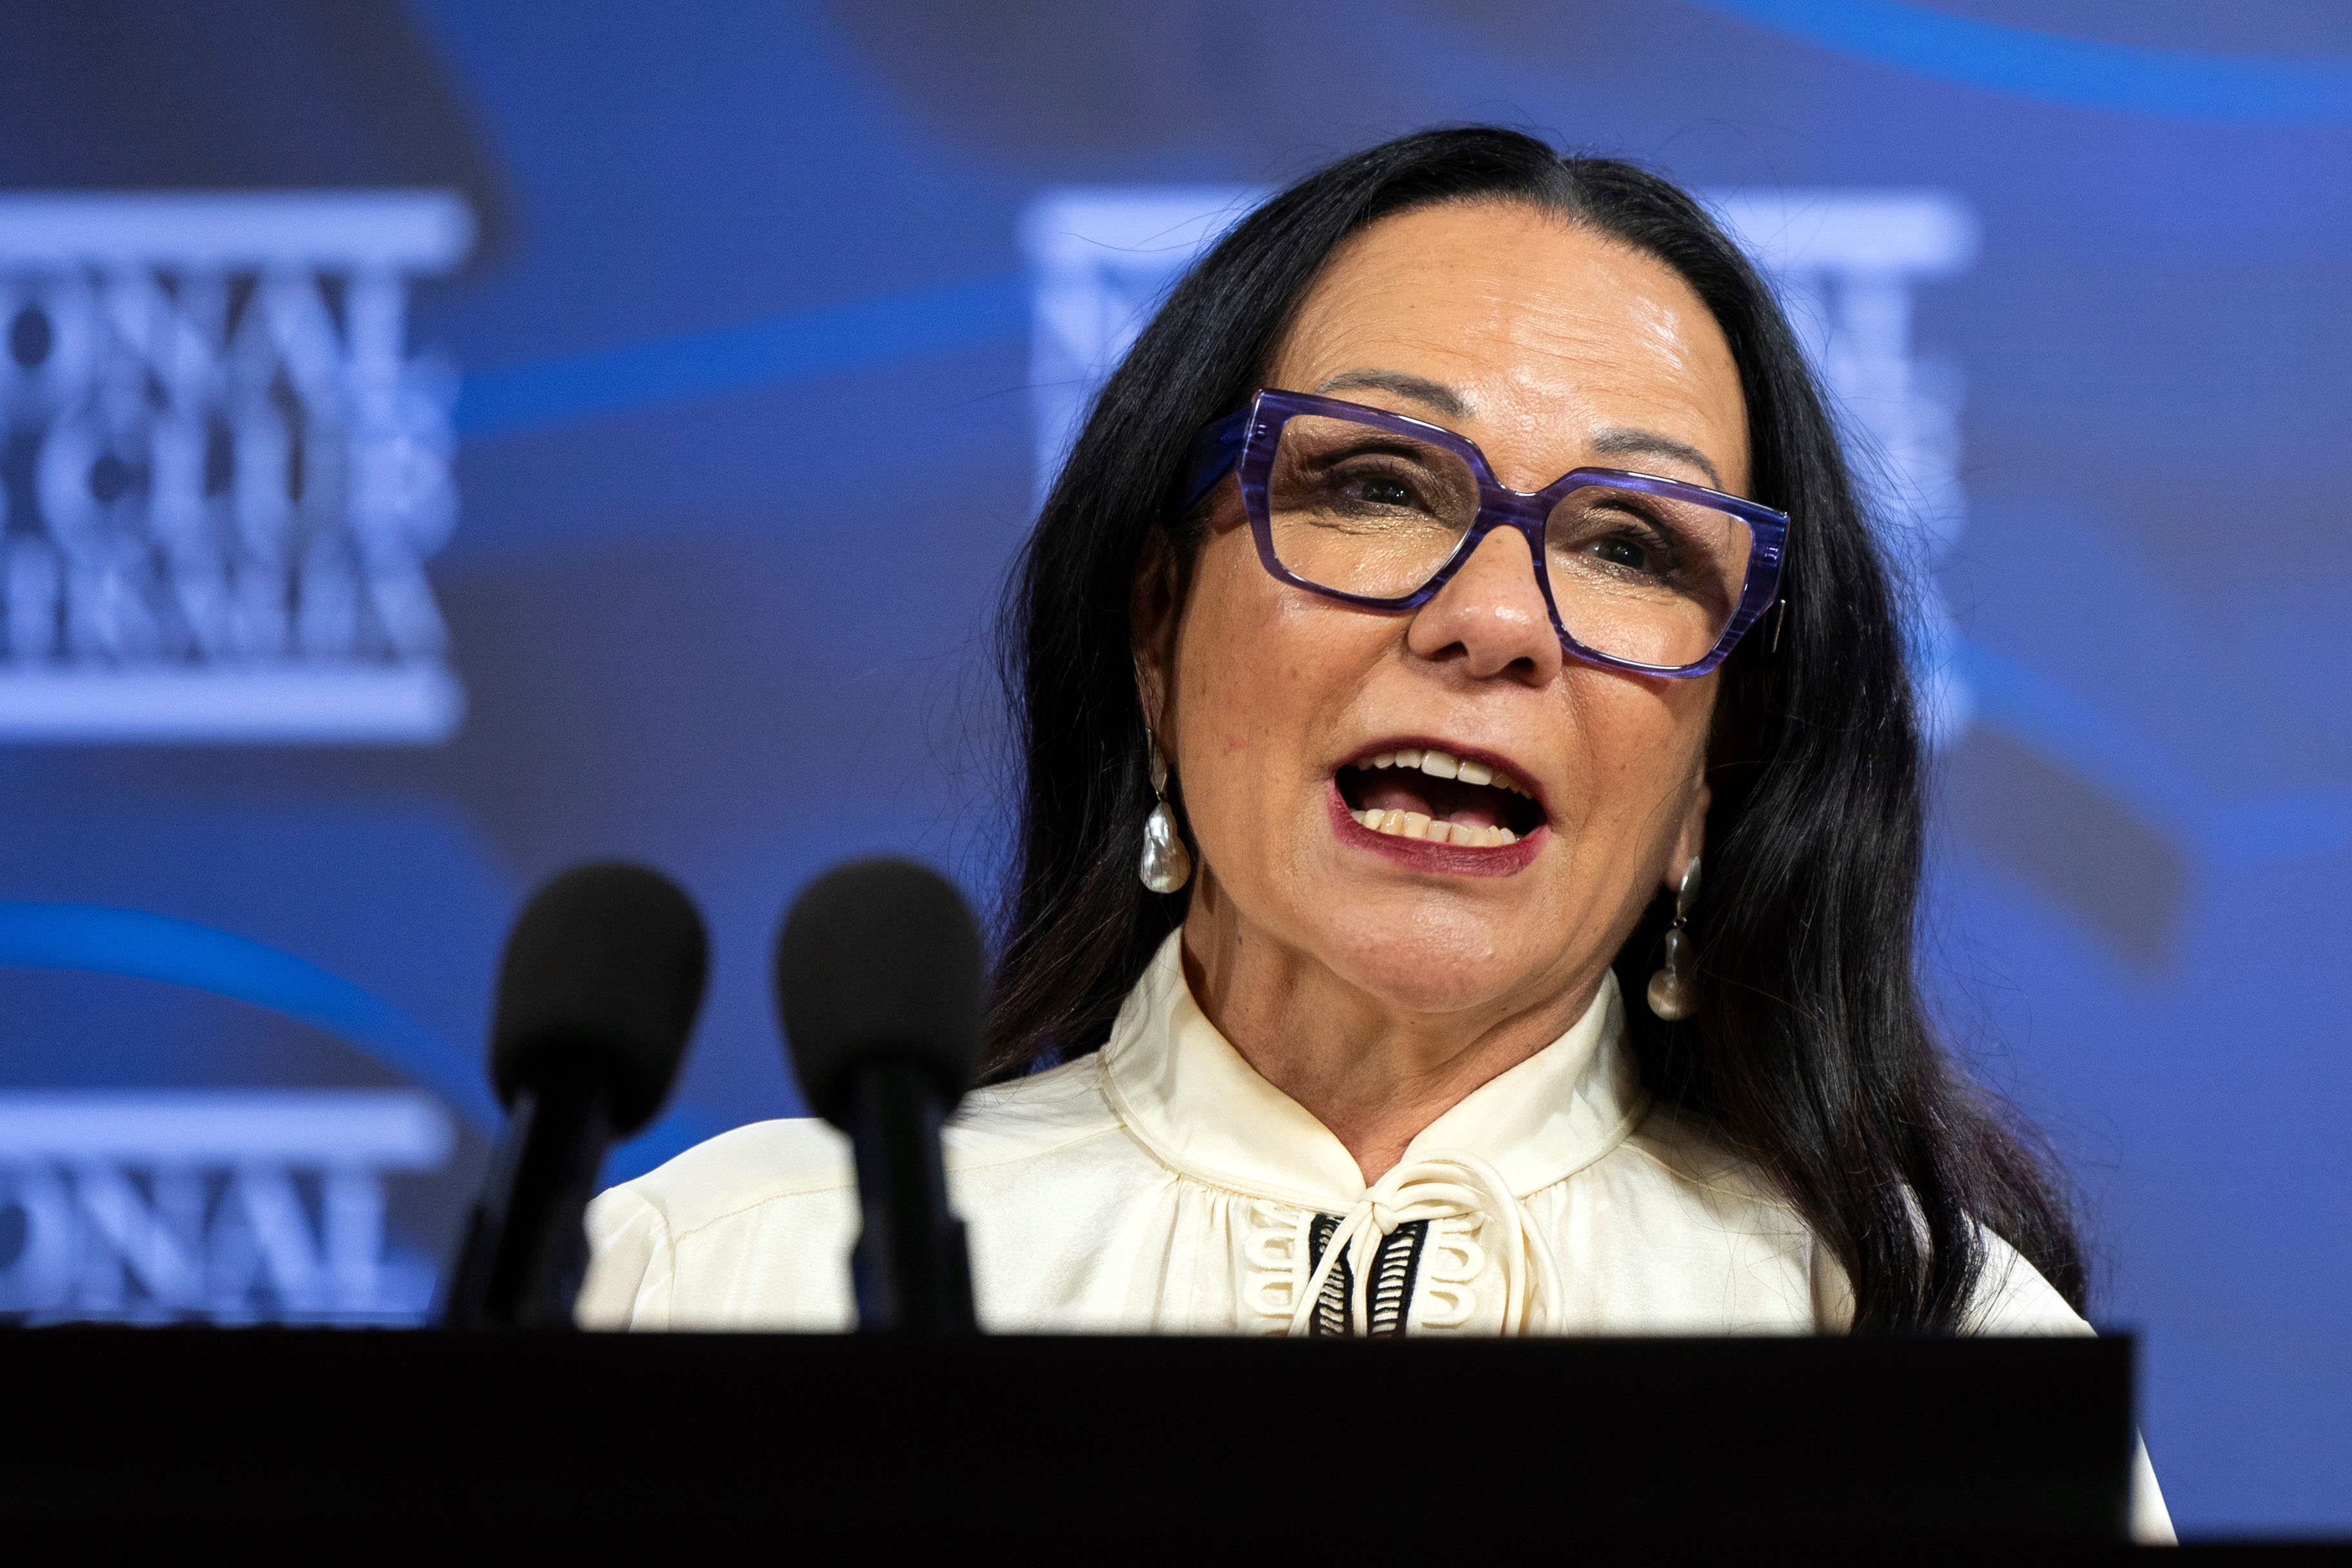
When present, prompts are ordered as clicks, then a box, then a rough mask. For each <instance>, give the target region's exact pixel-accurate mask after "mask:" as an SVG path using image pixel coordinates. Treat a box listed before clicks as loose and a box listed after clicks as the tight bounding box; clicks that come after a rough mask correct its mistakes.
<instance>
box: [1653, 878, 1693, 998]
mask: <svg viewBox="0 0 2352 1568" xmlns="http://www.w3.org/2000/svg"><path fill="white" fill-rule="evenodd" d="M1697 897H1698V857H1697V856H1696V855H1693V856H1692V857H1691V862H1690V864H1688V865H1686V866H1685V867H1683V880H1682V884H1681V885H1680V886H1679V887H1677V888H1675V923H1674V924H1673V925H1669V926H1667V927H1666V958H1665V963H1664V965H1663V966H1662V967H1660V968H1659V970H1658V972H1657V973H1656V974H1654V975H1652V976H1651V977H1650V1010H1651V1011H1652V1012H1654V1013H1655V1014H1657V1015H1658V1017H1660V1018H1662V1019H1665V1020H1666V1021H1667V1022H1668V1023H1675V1022H1677V1021H1679V1020H1680V1019H1686V1018H1688V1017H1690V1016H1691V1014H1693V1013H1695V1012H1696V1011H1698V977H1697V975H1696V972H1695V970H1696V966H1695V965H1694V963H1693V962H1692V958H1691V940H1690V936H1689V934H1688V933H1687V932H1686V931H1685V929H1684V927H1685V925H1687V924H1688V922H1689V920H1690V911H1691V904H1692V903H1693V902H1694V901H1695V900H1696V898H1697Z"/></svg>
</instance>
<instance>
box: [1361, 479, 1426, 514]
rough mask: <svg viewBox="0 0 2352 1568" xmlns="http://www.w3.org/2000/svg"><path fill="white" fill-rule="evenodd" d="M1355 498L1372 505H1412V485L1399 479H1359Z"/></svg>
mask: <svg viewBox="0 0 2352 1568" xmlns="http://www.w3.org/2000/svg"><path fill="white" fill-rule="evenodd" d="M1354 490H1355V498H1356V499H1357V500H1359V501H1361V502H1363V503H1364V504H1366V505H1367V506H1372V507H1410V506H1412V501H1413V495H1412V486H1409V485H1406V484H1404V483H1403V482H1402V480H1397V479H1379V478H1373V479H1359V480H1358V481H1356V484H1355V486H1354Z"/></svg>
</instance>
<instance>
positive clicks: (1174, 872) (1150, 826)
mask: <svg viewBox="0 0 2352 1568" xmlns="http://www.w3.org/2000/svg"><path fill="white" fill-rule="evenodd" d="M1144 733H1145V735H1146V736H1148V737H1150V743H1151V793H1152V796H1153V804H1152V807H1151V815H1150V816H1149V817H1146V818H1144V819H1143V860H1142V862H1141V863H1140V864H1139V865H1138V866H1137V867H1136V868H1135V873H1136V874H1137V875H1138V876H1139V877H1141V878H1142V879H1143V885H1144V886H1146V887H1148V888H1150V890H1151V891H1152V892H1154V893H1174V892H1175V891H1177V890H1178V889H1179V888H1181V887H1182V886H1183V885H1184V884H1185V883H1188V882H1190V881H1192V855H1191V854H1190V853H1189V852H1186V850H1185V848H1184V840H1183V838H1182V837H1181V835H1179V834H1178V832H1177V831H1176V813H1175V812H1173V811H1171V810H1169V809H1168V759H1167V758H1164V757H1162V756H1160V737H1158V736H1156V735H1152V734H1151V732H1150V731H1149V730H1146V731H1145V732H1144Z"/></svg>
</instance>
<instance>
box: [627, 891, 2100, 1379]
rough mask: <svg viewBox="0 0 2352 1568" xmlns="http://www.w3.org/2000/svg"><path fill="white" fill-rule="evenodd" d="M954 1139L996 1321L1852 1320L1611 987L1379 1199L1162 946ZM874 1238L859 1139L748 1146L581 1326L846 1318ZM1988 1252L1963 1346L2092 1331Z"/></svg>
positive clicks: (1606, 1324) (790, 1136)
mask: <svg viewBox="0 0 2352 1568" xmlns="http://www.w3.org/2000/svg"><path fill="white" fill-rule="evenodd" d="M947 1150H948V1155H947V1165H948V1173H949V1174H948V1180H949V1188H950V1198H951V1200H952V1201H953V1203H954V1205H955V1207H956V1209H957V1211H958V1212H959V1213H960V1214H961V1215H962V1216H963V1218H965V1220H966V1222H967V1224H968V1225H969V1228H970V1232H971V1255H972V1276H973V1286H974V1293H975V1295H976V1297H977V1300H978V1305H979V1311H980V1315H981V1319H982V1323H983V1324H984V1325H985V1326H987V1327H989V1328H992V1329H996V1330H1000V1331H1016V1330H1030V1331H1035V1330H1044V1331H1054V1330H1093V1331H1129V1332H1179V1333H1246V1334H1284V1333H1290V1334H1373V1335H1381V1334H1396V1333H1478V1334H1492V1333H1743V1332H1768V1333H1769V1332H1783V1333H1805V1332H1810V1331H1816V1330H1836V1329H1839V1328H1842V1327H1843V1326H1844V1325H1845V1323H1846V1322H1847V1321H1848V1318H1849V1317H1850V1315H1851V1311H1852V1307H1851V1295H1850V1292H1849V1291H1848V1290H1847V1287H1846V1282H1845V1279H1844V1276H1843V1273H1842V1271H1841V1270H1839V1269H1838V1267H1837V1264H1836V1263H1835V1261H1834V1260H1832V1258H1831V1257H1830V1256H1829V1255H1828V1253H1827V1252H1826V1251H1824V1250H1823V1249H1822V1248H1820V1247H1819V1246H1817V1245H1816V1244H1815V1242H1814V1241H1813V1239H1812V1237H1811V1234H1810V1232H1809V1231H1808V1230H1807V1228H1806V1227H1805V1226H1804V1224H1803V1223H1802V1222H1801V1220H1800V1219H1799V1218H1798V1217H1797V1216H1796V1215H1795V1214H1794V1213H1793V1212H1792V1211H1791V1210H1790V1208H1789V1207H1788V1206H1787V1205H1786V1204H1785V1203H1783V1202H1781V1201H1780V1200H1779V1199H1778V1198H1777V1197H1774V1196H1773V1195H1772V1194H1771V1193H1770V1192H1769V1189H1768V1188H1767V1187H1766V1186H1764V1184H1763V1183H1761V1182H1760V1181H1759V1179H1757V1177H1756V1176H1755V1174H1754V1173H1753V1172H1752V1171H1751V1170H1749V1169H1748V1167H1747V1166H1744V1165H1743V1164H1741V1163H1740V1162H1738V1161H1736V1160H1733V1159H1729V1158H1727V1157H1725V1156H1724V1155H1722V1154H1721V1153H1719V1152H1718V1151H1717V1150H1716V1149H1714V1148H1713V1147H1711V1146H1710V1145H1708V1144H1707V1143H1706V1141H1705V1140H1704V1139H1703V1138H1701V1137H1698V1136H1696V1134H1694V1132H1693V1131H1692V1129H1691V1128H1689V1127H1688V1126H1687V1125H1686V1124H1684V1123H1682V1122H1681V1121H1679V1120H1678V1119H1677V1118H1675V1117H1674V1116H1672V1115H1670V1114H1668V1113H1664V1111H1662V1110H1660V1109H1659V1108H1657V1107H1656V1106H1654V1105H1653V1104H1652V1103H1651V1102H1650V1100H1649V1098H1648V1096H1646V1095H1645V1094H1644V1093H1643V1092H1642V1088H1641V1084H1640V1081H1639V1077H1638V1075H1637V1073H1636V1072H1635V1071H1634V1067H1633V1061H1632V1059H1631V1056H1630V1054H1629V1053H1628V1051H1627V1050H1626V1048H1625V1043H1624V1020H1623V1009H1622V1003H1621V1002H1620V1000H1619V997H1618V992H1617V987H1616V983H1615V980H1614V978H1613V977H1607V978H1604V979H1603V981H1602V984H1601V988H1600V992H1599V994H1598V995H1596V996H1595V997H1594V998H1593V1000H1592V1004H1591V1007H1590V1008H1589V1009H1586V1011H1585V1014H1584V1016H1583V1017H1582V1018H1580V1019H1578V1020H1577V1022H1576V1024H1575V1025H1574V1026H1573V1027H1572V1028H1570V1030H1568V1032H1567V1033H1565V1034H1563V1035H1561V1036H1560V1037H1559V1039H1558V1040H1554V1041H1553V1042H1552V1043H1551V1044H1550V1045H1549V1046H1547V1047H1545V1048H1544V1049H1543V1050H1541V1051H1538V1052H1536V1054H1535V1055H1533V1056H1531V1057H1529V1058H1528V1060H1527V1061H1522V1062H1520V1063H1519V1064H1518V1065H1517V1066H1516V1067H1513V1068H1511V1069H1510V1070H1509V1071H1506V1072H1503V1073H1501V1074H1499V1075H1498V1076H1496V1078H1494V1079H1492V1080H1490V1081H1489V1082H1486V1084H1484V1085H1482V1086H1481V1087H1479V1088H1478V1089H1476V1090H1475V1091H1473V1092H1471V1093H1470V1094H1469V1095H1467V1096H1466V1097H1465V1098H1464V1099H1463V1100H1462V1101H1461V1102H1460V1103H1458V1104H1456V1105H1455V1106H1454V1108H1453V1109H1452V1110H1450V1111H1447V1112H1446V1113H1444V1115H1442V1116H1440V1117H1438V1119H1437V1120H1436V1121H1434V1122H1433V1123H1432V1124H1430V1125H1429V1126H1428V1127H1427V1128H1426V1129H1425V1130H1423V1133H1422V1134H1421V1135H1420V1136H1418V1137H1416V1138H1415V1139H1413V1140H1412V1144H1411V1145H1409V1146H1408V1147H1407V1148H1406V1150H1405V1152H1404V1155H1403V1157H1402V1159H1401V1160H1400V1161H1399V1162H1398V1164H1397V1166H1396V1167H1395V1168H1394V1169H1392V1170H1391V1171H1389V1172H1388V1173H1387V1174H1386V1175H1384V1176H1381V1178H1380V1180H1378V1181H1376V1182H1373V1183H1370V1184H1369V1185H1368V1184H1366V1182H1365V1181H1364V1179H1363V1177H1362V1176H1361V1174H1360V1172H1359V1171H1358V1169H1357V1166H1356V1162H1355V1159H1354V1157H1353V1156H1351V1155H1349V1153H1348V1151H1347V1149H1346V1147H1345V1146H1344V1145H1341V1144H1340V1142H1339V1139H1338V1138H1337V1137H1335V1136H1334V1135H1333V1134H1331V1132H1330V1131H1329V1130H1328V1128H1326V1127H1325V1126H1323V1124H1321V1123H1319V1122H1318V1121H1317V1120H1316V1119H1315V1118H1314V1117H1313V1116H1312V1115H1310V1114H1309V1113H1307V1110H1306V1109H1305V1108H1304V1107H1302V1106H1301V1105H1299V1104H1298V1103H1297V1102H1296V1101H1294V1100H1292V1099H1291V1098H1290V1097H1289V1096H1287V1095H1286V1094H1285V1093H1283V1092H1282V1091H1280V1090H1279V1089H1276V1087H1275V1086H1274V1085H1273V1084H1271V1083H1269V1082H1266V1081H1265V1079H1264V1078H1262V1077H1260V1076H1259V1075H1258V1073H1257V1072H1256V1071H1255V1070H1254V1069H1252V1068H1251V1067H1250V1065H1249V1063H1248V1062H1246V1061H1244V1060H1243V1058H1242V1056H1241V1053H1240V1052H1239V1051H1235V1050H1234V1047H1233V1046H1232V1044H1231V1043H1230V1042H1228V1041H1227V1040H1225V1038H1224V1037H1223V1035H1222V1034H1220V1033H1219V1032H1218V1030H1217V1029H1216V1027H1215V1026H1214V1025H1213V1024H1212V1023H1211V1022H1210V1021H1209V1019H1207V1018H1206V1016H1204V1015H1203V1014H1202V1011H1201V1009H1200V1008H1199V1007H1198V1006H1197V1005H1196V1004H1195V1003H1194V1001H1193V998H1192V991H1191V989H1190V988H1189V987H1188V986H1187V985H1186V983H1185V979H1184V973H1183V967H1182V956H1181V947H1180V938H1179V937H1178V936H1170V937H1169V939H1168V941H1167V943H1166V944H1165V945H1164V946H1162V947H1161V948H1160V951H1159V953H1158V955H1157V956H1155V957H1154V958H1153V960H1152V962H1151V965H1150V968H1149V969H1148V970H1147V971H1146V973H1145V974H1144V977H1143V978H1142V979H1141V980H1140V981H1139V983H1138V984H1137V985H1136V987H1135V988H1134V990H1133V992H1132V993H1131V994H1130V995H1129V997H1128V998H1127V1002H1126V1005H1125V1006H1124V1008H1123V1009H1121V1011H1120V1013H1119V1016H1118V1021H1117V1023H1116V1024H1115V1025H1114V1026H1113V1028H1112V1030H1111V1034H1110V1039H1109V1040H1108V1043H1107V1044H1106V1045H1105V1046H1104V1047H1103V1049H1102V1050H1101V1051H1098V1052H1096V1053H1094V1054H1092V1055H1088V1056H1084V1057H1081V1058H1079V1059H1077V1060H1076V1061H1071V1062H1068V1063H1066V1064H1065V1065H1063V1066H1060V1067H1056V1068H1054V1069H1052V1070H1050V1071H1045V1072H1041V1073H1037V1074H1034V1075H1033V1076H1030V1077H1027V1078H1024V1079H1021V1080H1019V1081H1017V1082H1011V1083H1005V1084H999V1085H996V1086H993V1087H991V1088H986V1089H982V1090H978V1091H975V1092H973V1093H971V1095H969V1096H968V1097H967V1098H966V1100H965V1102H964V1104H963V1107H962V1109H961V1111H960V1112H959V1113H958V1114H957V1115H956V1117H955V1118H954V1120H953V1121H952V1122H951V1123H950V1126H949V1128H948V1132H947ZM856 1227H857V1207H856V1173H855V1171H854V1169H853V1166H852V1164H851V1160H850V1157H849V1152H848V1146H847V1144H846V1142H845V1140H844V1139H843V1138H842V1137H841V1136H840V1134H837V1133H835V1131H833V1129H831V1128H830V1127H828V1126H826V1125H825V1124H823V1123H821V1122H816V1121H780V1122H764V1123H760V1124H754V1125H751V1126H747V1127H741V1128H738V1129H737V1130H735V1131H734V1132H731V1133H728V1134H724V1135H723V1136H720V1137H718V1138H714V1139H712V1140H711V1141H710V1142H709V1143H707V1144H704V1145H701V1146H699V1147H698V1148H695V1149H691V1150H689V1151H688V1152H687V1153H686V1154H684V1155H679V1156H678V1157H677V1159H674V1160H672V1161H671V1162H670V1163H669V1164H667V1165H666V1166H662V1167H661V1168H660V1169H659V1170H656V1171H655V1172H653V1173H652V1174H650V1175H648V1176H643V1177H640V1178H639V1179H637V1180H635V1181H633V1182H630V1183H627V1184H626V1185H625V1186H619V1187H615V1188H614V1189H613V1190H611V1191H609V1192H607V1193H605V1194H604V1195H603V1196H602V1197H599V1198H598V1199H597V1200H596V1203H595V1205H594V1207H593V1209H592V1210H591V1213H590V1232H591V1236H592V1238H593V1241H594V1248H595V1250H594V1259H593V1267H592V1270H591V1272H590V1277H589V1281H588V1285H587V1289H586V1291H585V1292H584V1294H583V1298H582V1303H581V1313H582V1316H583V1320H584V1321H588V1322H595V1323H599V1324H606V1325H612V1326H622V1325H626V1326H631V1327H677V1328H772V1329H785V1328H793V1329H817V1328H841V1327H846V1326H848V1325H850V1324H851V1323H852V1322H854V1321H855V1317H856V1307H855V1303H854V1301H853V1300H852V1297H851V1293H850V1287H849V1277H848V1269H847V1258H848V1252H849V1248H850V1246H851V1243H852V1242H853V1241H854V1240H855V1239H856ZM1987 1246H1988V1249H1989V1250H1990V1254H1991V1256H1990V1260H1989V1262H1988V1266H1987V1269H1986V1273H1985V1283H1984V1286H1983V1288H1982V1289H1981V1290H1980V1291H1979V1298H1978V1301H1977V1302H1976V1303H1975V1305H1974V1307H1973V1308H1972V1310H1971V1312H1970V1314H1969V1326H1970V1327H1971V1328H1972V1329H1975V1330H1978V1331H1980V1332H1993V1333H2004V1332H2006V1333H2037V1332H2039V1333H2084V1332H2087V1331H2086V1329H2085V1326H2084V1323H2083V1322H2082V1320H2081V1319H2080V1318H2078V1317H2076V1316H2075V1315H2074V1312H2072V1311H2071V1310H2070V1309H2069V1308H2068V1307H2067V1306H2066V1304H2065V1302H2064V1301H2063V1299H2061V1298H2060V1296H2059V1295H2058V1293H2057V1292H2056V1291H2054V1290H2053V1289H2052V1288H2051V1287H2050V1286H2049V1285H2048V1284H2047V1283H2046V1282H2044V1281H2042V1278H2041V1276H2040V1275H2039V1274H2037V1273H2035V1272H2034V1270H2032V1267H2031V1266H2029V1265H2028V1264H2027V1263H2026V1262H2025V1261H2024V1260H2022V1259H2021V1258H2020V1257H2019V1256H2018V1255H2017V1254H2016V1253H2015V1252H2013V1251H2011V1249H2009V1248H2008V1247H2006V1246H2005V1245H2003V1244H2002V1243H2001V1242H2000V1240H1998V1239H1993V1238H1988V1239H1987Z"/></svg>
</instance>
